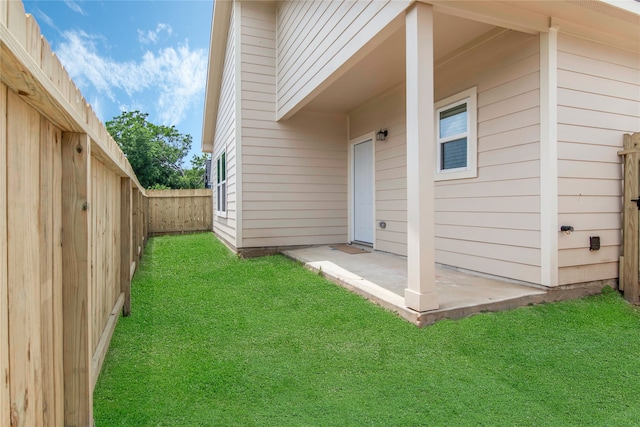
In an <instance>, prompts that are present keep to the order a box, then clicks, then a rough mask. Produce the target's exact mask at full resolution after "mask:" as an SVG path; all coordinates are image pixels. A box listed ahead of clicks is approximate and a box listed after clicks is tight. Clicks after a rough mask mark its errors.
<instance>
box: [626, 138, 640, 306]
mask: <svg viewBox="0 0 640 427" xmlns="http://www.w3.org/2000/svg"><path fill="white" fill-rule="evenodd" d="M623 141H624V151H623V153H624V223H623V254H624V266H623V268H622V274H623V276H622V283H623V286H624V297H625V299H626V300H627V301H629V302H632V303H638V302H640V292H639V290H638V205H637V204H636V203H635V202H632V201H631V200H633V199H637V198H638V197H640V194H639V193H638V189H639V185H638V182H639V181H638V179H639V178H640V177H639V174H638V172H639V171H638V166H639V165H638V160H639V159H638V153H639V151H640V133H635V134H633V135H630V134H625V135H624V137H623Z"/></svg>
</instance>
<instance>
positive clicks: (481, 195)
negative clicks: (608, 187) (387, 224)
mask: <svg viewBox="0 0 640 427" xmlns="http://www.w3.org/2000/svg"><path fill="white" fill-rule="evenodd" d="M539 63H540V57H539V40H538V37H536V36H530V35H526V34H522V33H517V32H514V31H509V32H507V33H505V34H504V35H502V36H501V37H499V38H497V39H495V40H492V41H491V42H489V43H487V44H485V45H484V46H482V47H481V48H479V49H476V50H475V51H473V52H471V53H469V54H467V55H466V56H463V57H461V58H459V59H456V60H453V61H451V62H448V63H447V64H444V65H442V66H436V75H435V84H436V87H435V93H436V100H438V99H442V98H445V97H447V96H450V95H453V94H455V93H458V92H460V91H462V90H464V89H467V88H469V87H472V86H474V85H475V86H477V89H478V177H477V178H471V179H460V180H451V181H440V182H438V183H436V261H437V262H439V263H442V264H447V265H453V266H456V267H460V268H466V269H470V270H474V271H480V272H483V273H489V274H493V275H497V276H504V277H508V278H511V279H516V280H521V281H524V282H530V283H540V256H541V254H540V162H539V159H540V144H539V139H540V138H539V122H540V110H539V106H540V91H539V87H540V83H539V81H540V75H539V69H540V66H539Z"/></svg>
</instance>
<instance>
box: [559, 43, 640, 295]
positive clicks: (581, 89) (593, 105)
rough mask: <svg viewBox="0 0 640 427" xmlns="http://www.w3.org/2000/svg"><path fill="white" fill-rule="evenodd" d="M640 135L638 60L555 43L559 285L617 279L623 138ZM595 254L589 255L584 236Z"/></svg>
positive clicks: (594, 46) (600, 48) (606, 49)
mask: <svg viewBox="0 0 640 427" xmlns="http://www.w3.org/2000/svg"><path fill="white" fill-rule="evenodd" d="M638 131H640V53H638V52H635V53H633V52H628V51H624V50H621V49H618V48H614V47H611V46H606V45H602V44H598V43H595V42H591V41H587V40H584V39H580V38H577V37H572V36H570V35H567V34H562V33H561V34H559V36H558V219H559V222H560V224H561V225H571V226H573V227H574V228H575V231H574V232H573V233H571V234H569V235H567V234H564V233H562V234H560V237H559V239H558V247H559V260H558V261H559V284H561V285H562V284H568V283H579V282H585V281H593V280H604V279H612V278H616V277H618V257H619V255H620V244H621V236H620V228H621V226H622V224H621V216H620V212H622V184H621V179H622V166H621V159H620V157H619V156H618V154H617V152H618V151H619V150H620V149H621V148H622V135H623V133H629V132H638ZM592 235H597V236H600V242H601V249H600V250H599V251H589V236H592Z"/></svg>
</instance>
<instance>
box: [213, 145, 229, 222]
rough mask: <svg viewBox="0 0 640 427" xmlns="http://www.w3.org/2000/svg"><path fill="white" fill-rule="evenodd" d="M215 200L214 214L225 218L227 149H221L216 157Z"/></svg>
mask: <svg viewBox="0 0 640 427" xmlns="http://www.w3.org/2000/svg"><path fill="white" fill-rule="evenodd" d="M221 164H222V165H221ZM221 172H222V179H220V175H221ZM215 200H216V216H218V217H221V218H226V217H227V202H228V191H227V151H226V150H224V151H222V152H221V153H220V154H218V156H217V157H216V175H215Z"/></svg>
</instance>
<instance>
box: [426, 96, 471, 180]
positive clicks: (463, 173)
mask: <svg viewBox="0 0 640 427" xmlns="http://www.w3.org/2000/svg"><path fill="white" fill-rule="evenodd" d="M462 104H467V131H466V132H464V133H459V134H457V135H452V136H448V137H446V138H441V137H440V113H441V112H443V111H446V110H450V109H451V108H454V107H457V106H459V105H462ZM434 107H435V108H434V110H435V118H434V119H435V126H434V128H435V142H436V143H435V146H436V147H435V151H436V176H435V180H436V181H445V180H452V179H464V178H476V177H477V176H478V137H477V128H478V92H477V87H475V86H474V87H472V88H469V89H467V90H464V91H462V92H459V93H457V94H455V95H452V96H449V97H447V98H445V99H442V100H440V101H438V102H436V103H435V105H434ZM465 136H466V138H467V166H465V167H462V168H455V169H442V146H443V145H444V144H445V143H447V142H451V141H455V140H458V139H461V138H464V137H465Z"/></svg>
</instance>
